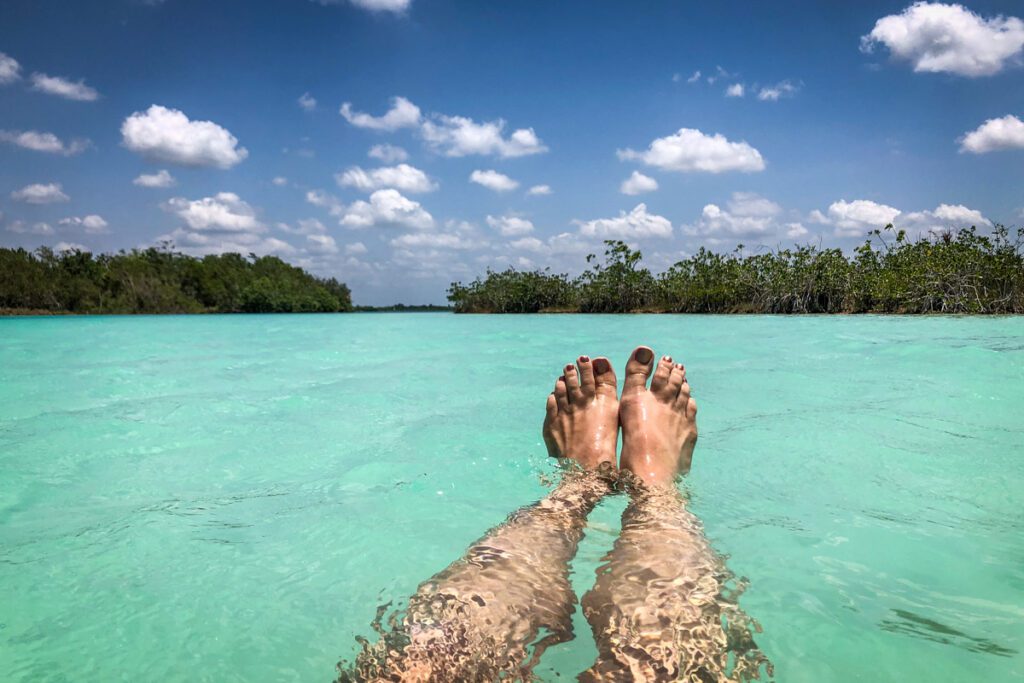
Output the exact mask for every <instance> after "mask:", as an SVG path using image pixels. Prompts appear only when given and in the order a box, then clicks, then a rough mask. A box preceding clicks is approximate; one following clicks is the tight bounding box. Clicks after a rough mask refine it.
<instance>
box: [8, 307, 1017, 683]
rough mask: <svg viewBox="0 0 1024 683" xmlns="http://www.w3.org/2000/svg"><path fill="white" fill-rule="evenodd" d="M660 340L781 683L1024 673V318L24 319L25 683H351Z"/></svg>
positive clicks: (538, 487)
mask: <svg viewBox="0 0 1024 683" xmlns="http://www.w3.org/2000/svg"><path fill="white" fill-rule="evenodd" d="M639 342H644V343H647V344H650V345H652V346H653V347H654V349H655V350H656V352H659V353H671V354H672V355H673V356H674V357H676V358H680V359H682V360H683V361H684V362H685V363H686V365H687V372H688V375H689V377H690V381H691V383H692V386H693V389H694V392H695V395H696V396H697V398H698V400H699V401H700V405H701V414H700V421H701V441H700V443H699V445H698V448H697V454H696V458H695V465H694V470H693V473H692V476H691V478H690V491H691V495H692V509H693V510H694V511H695V512H696V513H697V514H698V515H699V516H700V517H701V519H703V521H704V524H705V528H706V530H707V533H708V536H709V537H710V538H711V540H712V542H713V544H714V546H715V548H716V549H717V550H718V551H719V552H721V553H722V554H724V555H726V556H728V558H729V560H728V562H729V566H730V568H731V570H732V571H733V572H735V574H736V575H738V576H741V577H745V579H746V580H747V581H748V582H749V585H748V587H747V589H746V591H745V592H744V593H743V595H742V597H741V598H740V604H741V606H742V608H743V609H744V610H745V611H746V612H747V613H749V614H750V615H751V616H752V617H753V618H755V619H757V621H758V622H760V624H761V625H762V627H763V629H764V632H763V633H761V634H760V635H759V637H758V645H759V646H760V647H761V649H763V650H764V652H765V653H766V654H767V655H768V656H769V657H770V658H771V660H772V661H773V662H774V665H775V672H776V676H777V679H778V680H780V681H787V682H792V681H839V680H842V681H851V680H871V681H890V680H891V681H905V680H928V681H951V682H952V681H957V682H959V681H969V680H977V681H997V680H999V681H1002V680H1013V679H1024V629H1022V628H1021V624H1022V623H1024V508H1022V507H1021V504H1020V502H1021V494H1022V492H1024V419H1022V418H1021V416H1022V415H1024V413H1022V409H1021V406H1022V405H1024V318H1014V317H1007V318H967V317H965V318H939V317H924V318H904V317H872V316H857V317H853V316H843V317H801V318H783V317H764V316H520V317H511V316H510V317H498V316H479V317H478V316H453V315H448V314H381V315H371V314H365V315H334V316H299V315H294V316H201V317H173V316H170V317H130V318H129V317H123V318H122V317H95V318H32V319H0V595H2V596H3V598H2V600H0V671H3V678H4V680H11V681H70V680H76V681H116V680H124V681H140V680H194V681H217V682H221V681H243V680H246V681H252V680H256V681H329V680H331V678H332V676H333V675H334V669H333V667H334V665H335V663H336V662H337V661H338V660H339V659H351V658H352V656H353V655H354V653H355V652H356V650H357V646H356V643H355V637H356V636H357V635H370V622H371V621H372V620H373V618H374V616H375V613H376V608H377V606H378V605H381V604H384V603H387V602H389V601H395V604H400V603H401V601H402V599H403V598H404V597H405V596H407V595H409V594H410V593H411V592H412V591H413V590H414V589H415V588H416V586H417V584H418V583H419V582H420V581H422V580H424V579H426V578H427V577H429V576H430V575H431V574H433V573H435V572H436V571H438V570H439V569H441V568H443V567H444V566H446V565H447V564H448V563H449V562H451V561H452V560H453V559H455V558H456V557H458V556H459V555H461V554H462V552H463V551H464V550H465V548H466V546H467V545H468V544H469V543H471V542H472V541H474V540H476V539H477V538H479V537H480V536H481V535H482V533H483V532H484V531H485V530H486V529H487V528H488V527H489V526H492V525H494V524H497V523H499V522H501V521H502V520H503V519H504V518H505V517H506V516H507V515H508V514H509V512H511V511H512V510H514V509H516V508H518V507H520V506H522V505H524V504H526V503H528V502H531V501H533V500H536V499H537V498H539V497H540V496H541V495H542V494H543V492H544V490H545V483H544V482H545V481H547V480H549V479H550V475H551V472H552V469H553V468H552V466H551V463H550V462H548V460H547V458H546V455H545V450H544V446H543V444H542V443H541V440H540V421H541V418H542V416H543V405H544V397H545V394H547V392H548V391H550V387H551V384H552V380H553V378H554V376H555V375H556V374H557V373H558V372H559V368H560V367H561V366H562V365H563V364H564V363H565V362H566V361H568V360H569V359H571V358H572V357H573V356H574V355H577V354H580V353H587V354H590V355H592V356H595V355H599V354H606V355H608V356H610V357H611V358H612V359H613V361H614V362H615V363H616V364H617V365H618V366H619V367H620V368H621V364H622V362H623V361H624V359H625V358H626V356H627V355H628V353H629V350H630V349H631V348H632V347H633V346H634V345H635V344H637V343H639ZM620 374H621V371H620ZM623 507H624V500H623V499H622V497H621V496H620V497H614V498H609V499H606V500H605V501H604V502H603V503H602V504H601V505H599V506H598V508H597V509H596V510H595V511H594V512H593V514H592V515H591V518H590V522H589V525H588V529H587V535H586V537H585V538H584V540H583V542H582V543H581V545H580V549H579V553H578V555H577V557H576V560H575V562H574V564H573V577H572V579H573V584H574V587H575V589H576V591H577V594H579V595H582V594H583V593H584V592H585V591H586V590H587V589H589V588H590V586H591V585H592V584H593V579H594V570H595V569H596V568H597V566H598V565H599V564H600V561H601V557H602V556H603V555H604V554H605V553H606V552H607V550H608V549H609V547H610V546H611V543H612V541H613V540H614V537H615V535H616V533H617V530H618V527H619V523H620V522H619V518H620V515H621V513H622V509H623ZM574 620H575V632H576V634H577V636H576V639H575V640H573V641H571V642H569V643H564V644H560V645H557V646H555V647H552V648H551V649H549V650H548V651H547V652H546V653H545V655H544V658H543V660H542V661H541V664H540V666H539V667H538V668H537V673H538V674H539V675H540V676H541V677H542V678H544V679H545V680H557V679H561V680H565V679H567V678H570V679H571V677H572V676H573V675H575V674H576V673H577V672H579V671H580V670H582V669H584V668H585V667H586V666H588V665H589V664H590V663H591V662H592V661H593V657H594V654H595V650H594V646H593V643H592V642H591V640H590V637H589V628H588V627H587V625H586V623H585V622H584V621H583V618H582V616H581V615H580V614H579V611H578V610H577V613H576V615H575V617H574Z"/></svg>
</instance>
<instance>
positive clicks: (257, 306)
mask: <svg viewBox="0 0 1024 683" xmlns="http://www.w3.org/2000/svg"><path fill="white" fill-rule="evenodd" d="M0 309H7V310H12V309H13V310H22V311H24V310H31V311H52V312H55V313H292V312H295V313H320V312H323V313H326V312H334V311H349V310H351V309H352V298H351V294H350V292H349V289H348V287H347V286H346V285H345V284H343V283H341V282H338V281H337V280H335V279H333V278H327V279H324V278H318V277H315V276H313V275H310V274H309V273H307V272H306V271H304V270H302V269H301V268H297V267H295V266H292V265H289V264H287V263H285V262H284V261H282V260H281V259H279V258H277V257H275V256H261V257H257V256H255V255H253V254H250V255H248V256H242V255H240V254H220V255H217V256H204V257H202V258H195V257H192V256H187V255H185V254H181V253H178V252H175V251H173V250H172V249H170V248H162V249H161V248H151V249H143V250H132V251H122V252H119V253H117V254H96V255H94V254H91V253H89V252H83V251H78V250H72V251H62V252H55V251H53V250H52V249H49V248H46V247H42V248H40V249H37V250H36V251H34V252H30V251H26V250H25V249H0Z"/></svg>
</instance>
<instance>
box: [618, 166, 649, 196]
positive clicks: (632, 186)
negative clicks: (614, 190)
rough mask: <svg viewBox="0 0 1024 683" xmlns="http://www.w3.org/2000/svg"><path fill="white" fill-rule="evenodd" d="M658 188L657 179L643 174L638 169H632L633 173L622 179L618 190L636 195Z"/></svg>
mask: <svg viewBox="0 0 1024 683" xmlns="http://www.w3.org/2000/svg"><path fill="white" fill-rule="evenodd" d="M657 189H658V181H657V180H655V179H654V178H651V177H650V176H645V175H644V174H643V173H641V172H640V171H633V174H632V175H631V176H629V177H628V178H626V179H625V180H623V181H622V185H620V186H619V192H621V193H622V194H629V195H637V194H643V193H644V192H654V191H655V190H657Z"/></svg>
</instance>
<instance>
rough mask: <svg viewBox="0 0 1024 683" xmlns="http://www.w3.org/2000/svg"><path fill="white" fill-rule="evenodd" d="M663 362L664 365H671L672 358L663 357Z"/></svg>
mask: <svg viewBox="0 0 1024 683" xmlns="http://www.w3.org/2000/svg"><path fill="white" fill-rule="evenodd" d="M664 361H665V362H666V363H671V362H672V356H665V357H664Z"/></svg>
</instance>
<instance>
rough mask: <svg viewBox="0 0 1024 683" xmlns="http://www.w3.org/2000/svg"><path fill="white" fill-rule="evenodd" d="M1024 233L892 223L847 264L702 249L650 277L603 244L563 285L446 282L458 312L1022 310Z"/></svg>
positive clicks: (812, 253) (779, 252) (558, 281)
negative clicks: (907, 227)
mask: <svg viewBox="0 0 1024 683" xmlns="http://www.w3.org/2000/svg"><path fill="white" fill-rule="evenodd" d="M1022 243H1024V228H1021V229H1018V230H1017V232H1016V234H1015V235H1011V234H1010V232H1009V231H1008V230H1007V229H1006V228H1004V227H1002V226H996V227H995V229H994V230H993V231H992V233H991V234H990V235H985V234H979V233H978V231H977V230H976V229H975V228H970V229H967V230H961V231H957V232H954V231H946V232H942V233H937V234H932V235H929V236H926V237H919V238H918V239H910V238H908V237H907V234H906V232H904V231H903V230H896V229H894V228H893V226H892V225H889V226H887V227H886V228H885V229H884V230H875V231H873V232H872V233H871V234H870V235H869V237H868V239H867V241H866V242H865V243H864V244H862V245H861V246H859V247H857V248H856V249H854V251H853V253H852V254H850V255H846V254H844V253H843V252H842V251H841V250H840V249H824V248H821V247H819V246H815V245H807V246H800V247H794V248H791V249H776V250H772V251H765V252H762V253H748V252H746V251H745V249H744V246H743V245H739V246H737V248H736V249H735V250H734V251H733V252H731V253H726V254H719V253H715V252H712V251H709V250H707V249H704V248H701V249H700V250H699V251H698V252H697V253H696V254H694V255H693V256H691V257H690V258H688V259H685V260H683V261H679V262H678V263H676V264H675V265H673V266H672V267H671V268H669V269H668V270H666V271H665V272H663V273H660V274H657V275H656V274H654V273H652V272H651V271H650V270H649V269H647V268H645V267H643V262H642V255H641V252H640V251H638V250H635V249H632V248H630V247H629V246H628V245H627V244H626V243H624V242H621V241H617V240H606V241H605V246H606V251H605V252H604V261H603V262H600V261H598V259H597V258H596V257H595V256H594V255H593V254H591V255H589V256H588V257H587V263H588V264H589V267H588V269H587V270H585V271H584V272H583V273H582V274H581V275H580V276H578V277H575V278H570V277H569V276H567V275H565V274H558V273H552V272H551V271H549V270H534V271H520V270H516V269H514V268H509V269H508V270H504V271H501V272H496V271H491V270H488V271H487V273H486V275H484V276H483V277H479V278H477V279H476V280H474V281H473V282H470V283H469V284H463V283H461V282H455V283H452V285H451V286H450V287H449V289H448V300H449V301H450V302H451V303H452V305H453V306H454V308H455V311H456V312H460V313H536V312H538V311H567V312H582V313H623V312H631V311H659V312H672V313H1024V254H1022Z"/></svg>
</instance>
